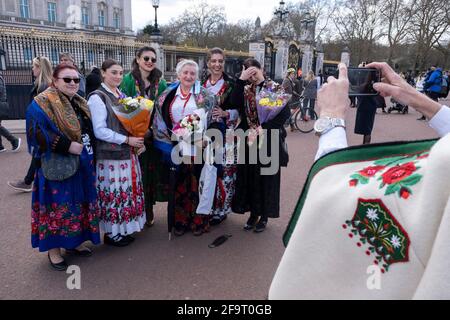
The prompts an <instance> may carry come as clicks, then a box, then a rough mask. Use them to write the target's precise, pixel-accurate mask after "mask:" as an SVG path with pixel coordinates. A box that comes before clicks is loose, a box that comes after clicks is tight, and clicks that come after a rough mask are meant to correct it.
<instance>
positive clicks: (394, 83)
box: [367, 62, 441, 119]
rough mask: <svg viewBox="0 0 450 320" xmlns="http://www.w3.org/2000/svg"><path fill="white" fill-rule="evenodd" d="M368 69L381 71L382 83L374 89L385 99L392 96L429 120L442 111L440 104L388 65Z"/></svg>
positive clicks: (375, 63)
mask: <svg viewBox="0 0 450 320" xmlns="http://www.w3.org/2000/svg"><path fill="white" fill-rule="evenodd" d="M367 68H376V69H378V70H380V71H381V75H382V77H383V79H382V83H375V84H374V86H373V87H374V89H375V90H377V91H378V92H379V93H380V94H381V95H382V96H383V97H390V96H391V97H392V98H394V100H396V101H398V102H400V103H401V104H403V105H407V106H410V107H413V108H414V109H416V110H417V111H419V112H421V113H422V114H423V115H424V116H425V117H427V118H428V119H431V118H433V117H434V115H435V114H436V113H437V112H438V111H439V110H440V109H441V105H440V104H439V103H438V102H436V101H434V100H432V99H430V98H429V97H427V96H426V95H424V94H422V93H420V92H418V91H417V90H416V89H415V88H414V87H412V86H410V85H409V84H408V83H407V82H406V80H405V79H403V78H402V77H400V75H398V74H397V73H396V72H395V71H394V70H392V68H391V67H390V66H389V65H388V64H387V63H385V62H382V63H380V62H373V63H371V64H368V65H367Z"/></svg>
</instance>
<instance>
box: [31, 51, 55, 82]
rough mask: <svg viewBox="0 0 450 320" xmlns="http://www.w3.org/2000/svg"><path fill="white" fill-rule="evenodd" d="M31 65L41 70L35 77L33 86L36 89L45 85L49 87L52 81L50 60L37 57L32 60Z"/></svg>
mask: <svg viewBox="0 0 450 320" xmlns="http://www.w3.org/2000/svg"><path fill="white" fill-rule="evenodd" d="M33 65H35V66H38V67H39V69H41V72H40V73H39V76H38V77H37V79H36V81H35V84H36V86H37V87H38V88H40V87H41V86H42V84H45V85H46V86H50V84H51V83H52V81H53V69H52V64H51V62H50V60H49V59H48V58H47V57H37V58H34V59H33Z"/></svg>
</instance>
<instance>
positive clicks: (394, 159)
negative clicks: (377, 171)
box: [374, 157, 405, 166]
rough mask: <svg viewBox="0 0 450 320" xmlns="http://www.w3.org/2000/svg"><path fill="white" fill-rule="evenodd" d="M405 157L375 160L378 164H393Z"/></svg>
mask: <svg viewBox="0 0 450 320" xmlns="http://www.w3.org/2000/svg"><path fill="white" fill-rule="evenodd" d="M404 159H405V157H393V158H386V159H380V160H377V161H375V162H374V164H375V165H377V166H387V165H392V163H395V162H398V161H401V160H404Z"/></svg>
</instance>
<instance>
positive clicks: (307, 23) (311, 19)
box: [300, 11, 316, 43]
mask: <svg viewBox="0 0 450 320" xmlns="http://www.w3.org/2000/svg"><path fill="white" fill-rule="evenodd" d="M300 22H301V23H302V24H303V25H304V26H305V33H306V36H305V39H304V40H305V42H306V43H309V42H310V41H311V42H314V36H313V37H312V39H311V40H310V38H311V37H310V35H311V33H310V30H309V28H310V27H309V26H310V24H311V25H314V24H315V22H316V20H315V19H314V17H312V16H311V13H309V12H308V11H307V12H305V14H304V16H303V19H302V20H300Z"/></svg>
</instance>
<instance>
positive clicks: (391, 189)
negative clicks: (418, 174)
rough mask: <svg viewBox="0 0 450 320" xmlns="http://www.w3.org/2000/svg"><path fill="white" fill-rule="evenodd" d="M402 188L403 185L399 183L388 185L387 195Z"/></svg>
mask: <svg viewBox="0 0 450 320" xmlns="http://www.w3.org/2000/svg"><path fill="white" fill-rule="evenodd" d="M401 188H402V186H401V185H400V184H399V183H395V184H391V185H390V186H389V187H387V189H386V192H385V194H384V195H385V196H388V195H390V194H393V193H396V192H397V191H399V190H400V189H401Z"/></svg>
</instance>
